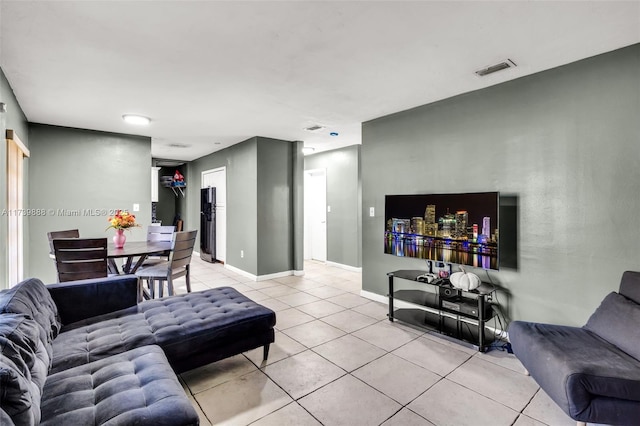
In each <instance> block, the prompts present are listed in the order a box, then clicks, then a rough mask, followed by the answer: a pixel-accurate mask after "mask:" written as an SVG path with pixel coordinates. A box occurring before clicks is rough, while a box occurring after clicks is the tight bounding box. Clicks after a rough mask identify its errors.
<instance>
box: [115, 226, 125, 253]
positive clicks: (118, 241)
mask: <svg viewBox="0 0 640 426" xmlns="http://www.w3.org/2000/svg"><path fill="white" fill-rule="evenodd" d="M125 241H127V236H126V235H124V229H116V235H114V236H113V244H114V245H115V246H116V248H122V247H124V243H125Z"/></svg>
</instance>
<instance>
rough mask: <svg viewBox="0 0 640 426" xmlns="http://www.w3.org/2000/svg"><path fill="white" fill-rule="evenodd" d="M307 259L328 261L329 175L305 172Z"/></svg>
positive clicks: (314, 171)
mask: <svg viewBox="0 0 640 426" xmlns="http://www.w3.org/2000/svg"><path fill="white" fill-rule="evenodd" d="M304 186H305V192H304V200H305V224H306V225H305V255H304V258H305V259H313V260H319V261H321V262H326V260H327V175H326V171H325V170H324V169H323V170H310V171H307V172H305V180H304Z"/></svg>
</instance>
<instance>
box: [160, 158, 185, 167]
mask: <svg viewBox="0 0 640 426" xmlns="http://www.w3.org/2000/svg"><path fill="white" fill-rule="evenodd" d="M154 163H155V166H156V167H179V166H182V165H183V164H184V161H179V160H164V159H155V160H154Z"/></svg>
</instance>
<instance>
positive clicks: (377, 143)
mask: <svg viewBox="0 0 640 426" xmlns="http://www.w3.org/2000/svg"><path fill="white" fill-rule="evenodd" d="M638 117H640V45H634V46H631V47H628V48H624V49H620V50H617V51H614V52H611V53H607V54H604V55H600V56H597V57H593V58H589V59H585V60H582V61H579V62H576V63H573V64H569V65H566V66H563V67H559V68H555V69H552V70H549V71H545V72H541V73H538V74H535V75H531V76H528V77H523V78H520V79H517V80H513V81H510V82H506V83H503V84H500V85H497V86H493V87H490V88H487V89H483V90H479V91H476V92H472V93H468V94H465V95H461V96H457V97H454V98H450V99H446V100H443V101H440V102H436V103H433V104H429V105H425V106H422V107H419V108H415V109H412V110H408V111H404V112H400V113H397V114H394V115H390V116H386V117H382V118H379V119H376V120H372V121H369V122H367V123H364V125H363V145H362V185H363V205H362V211H363V226H362V229H363V238H362V252H363V289H364V290H365V291H369V292H373V293H377V294H378V295H385V294H386V292H387V276H386V275H385V274H386V273H387V272H389V271H393V270H396V269H417V268H422V267H423V265H424V262H423V261H420V260H416V259H407V258H399V257H394V256H390V255H385V254H383V248H382V241H383V240H382V233H383V230H384V197H385V194H418V193H446V192H479V191H500V192H501V193H503V194H505V195H509V196H514V197H516V199H517V200H518V207H517V211H518V212H519V217H518V227H517V229H518V259H517V260H518V269H517V270H514V269H506V268H505V269H502V270H500V271H499V272H495V271H489V272H485V271H482V270H478V271H476V272H477V273H478V275H480V277H481V278H482V279H483V280H490V281H492V282H494V283H497V284H499V285H500V286H502V287H503V291H502V292H501V294H500V299H499V301H500V303H501V304H502V305H503V306H504V307H505V308H506V311H507V313H508V315H509V316H510V317H511V318H513V319H524V320H533V321H541V322H553V323H562V324H571V325H582V324H584V322H585V321H586V319H587V318H588V316H589V315H590V313H591V312H593V311H594V309H595V308H596V307H597V306H598V304H599V303H600V301H601V300H602V298H603V297H604V296H605V295H606V294H607V293H608V292H610V291H613V290H616V289H617V287H618V284H619V281H620V277H621V275H622V272H623V271H625V270H638V269H640V267H639V263H640V260H639V257H638V247H639V243H638V242H639V241H640V226H638V225H637V219H636V216H637V212H638V211H640V197H639V196H638V188H639V184H640V141H639V135H640V120H639V119H638ZM369 207H375V209H376V212H377V213H376V216H375V217H368V214H365V212H368V210H369ZM501 234H502V232H501ZM503 237H505V236H504V235H501V238H503Z"/></svg>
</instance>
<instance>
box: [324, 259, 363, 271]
mask: <svg viewBox="0 0 640 426" xmlns="http://www.w3.org/2000/svg"><path fill="white" fill-rule="evenodd" d="M326 264H327V266H334V267H336V268H341V269H346V270H347V271H351V272H362V268H358V267H355V266H351V265H345V264H342V263H336V262H330V261H328V260H327V262H326Z"/></svg>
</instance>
